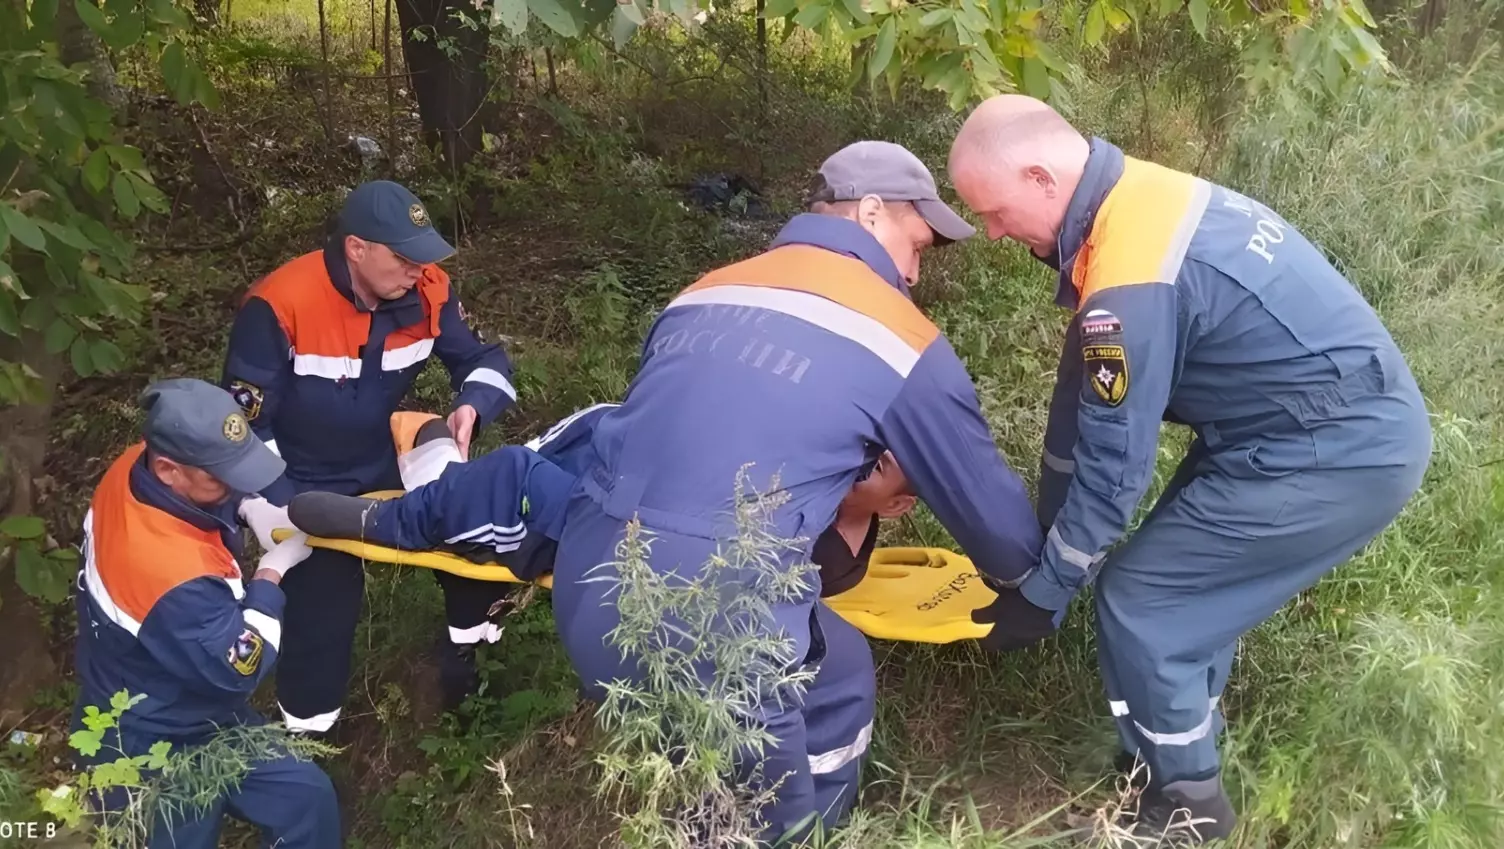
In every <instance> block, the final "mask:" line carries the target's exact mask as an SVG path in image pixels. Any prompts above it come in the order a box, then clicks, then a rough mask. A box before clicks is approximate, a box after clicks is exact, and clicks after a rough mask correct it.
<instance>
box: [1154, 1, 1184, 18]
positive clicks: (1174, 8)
mask: <svg viewBox="0 0 1504 849" xmlns="http://www.w3.org/2000/svg"><path fill="white" fill-rule="evenodd" d="M1184 5H1185V0H1159V16H1160V17H1161V18H1167V17H1169V16H1170V15H1173V14H1175V13H1176V12H1178V11H1180V7H1181V6H1184Z"/></svg>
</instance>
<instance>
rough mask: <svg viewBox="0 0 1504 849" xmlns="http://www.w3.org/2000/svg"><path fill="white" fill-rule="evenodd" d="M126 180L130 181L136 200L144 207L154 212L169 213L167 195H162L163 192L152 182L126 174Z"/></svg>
mask: <svg viewBox="0 0 1504 849" xmlns="http://www.w3.org/2000/svg"><path fill="white" fill-rule="evenodd" d="M125 178H126V179H127V180H129V181H130V183H131V190H132V191H133V192H134V193H135V195H136V199H137V200H139V201H141V205H142V206H144V207H146V208H147V209H150V210H151V211H152V212H166V211H167V195H164V194H162V190H161V189H158V188H157V187H156V185H155V184H153V183H152V182H151V181H150V180H148V179H144V178H142V177H141V176H140V175H138V174H126V175H125Z"/></svg>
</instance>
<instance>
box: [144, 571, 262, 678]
mask: <svg viewBox="0 0 1504 849" xmlns="http://www.w3.org/2000/svg"><path fill="white" fill-rule="evenodd" d="M285 603H286V598H285V596H283V595H282V588H281V587H278V586H277V585H276V584H273V583H272V582H270V581H260V580H252V581H250V582H249V583H247V584H246V588H245V598H243V599H240V600H237V599H236V598H235V595H234V593H232V592H231V591H230V585H229V584H227V583H225V582H224V581H223V580H221V579H219V578H215V577H209V576H204V577H199V578H194V579H192V580H189V581H185V582H183V583H182V584H179V585H178V586H176V587H174V588H172V589H171V590H169V591H168V592H167V594H166V595H164V596H162V597H161V598H160V599H158V600H157V603H156V604H154V605H152V608H151V612H150V613H148V614H147V616H146V620H145V621H144V622H142V623H141V630H140V633H139V635H138V636H139V638H140V640H141V644H142V645H143V646H145V648H146V650H147V651H148V652H150V653H151V654H152V656H153V657H155V658H157V659H158V660H159V661H161V663H162V668H164V669H166V670H168V671H170V672H172V673H173V674H175V675H177V676H178V678H179V679H181V680H182V681H183V683H184V684H185V685H186V686H187V687H189V688H191V689H193V690H196V691H199V692H203V693H226V692H228V693H244V694H246V695H247V696H249V695H250V694H251V693H252V692H253V691H254V690H255V689H256V687H257V686H258V685H260V683H261V681H262V679H264V678H266V676H267V675H269V674H271V670H272V667H273V666H274V665H275V663H276V660H277V652H278V651H279V649H280V647H281V643H282V607H283V605H284V604H285Z"/></svg>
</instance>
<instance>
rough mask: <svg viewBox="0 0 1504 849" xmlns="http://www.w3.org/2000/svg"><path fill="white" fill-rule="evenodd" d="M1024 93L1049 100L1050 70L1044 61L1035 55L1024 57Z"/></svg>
mask: <svg viewBox="0 0 1504 849" xmlns="http://www.w3.org/2000/svg"><path fill="white" fill-rule="evenodd" d="M1024 94H1027V95H1029V96H1030V97H1037V98H1039V99H1040V100H1047V99H1049V96H1050V72H1049V69H1047V68H1046V67H1045V64H1044V62H1041V61H1040V60H1039V59H1037V58H1034V57H1032V56H1031V57H1028V58H1026V59H1024Z"/></svg>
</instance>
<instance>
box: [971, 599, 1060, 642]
mask: <svg viewBox="0 0 1504 849" xmlns="http://www.w3.org/2000/svg"><path fill="white" fill-rule="evenodd" d="M993 589H994V590H996V591H997V601H994V602H993V603H991V604H989V605H987V606H986V607H979V608H977V609H976V610H973V611H972V612H971V621H973V622H975V623H977V624H978V625H986V624H988V623H992V630H990V631H988V632H987V636H985V637H982V638H981V639H980V640H979V641H978V642H980V643H981V644H982V648H985V649H987V650H988V651H1014V650H1016V649H1021V648H1027V647H1029V646H1031V645H1033V644H1034V643H1037V642H1039V641H1040V640H1042V639H1044V638H1045V637H1048V636H1049V635H1050V634H1052V633H1054V632H1055V614H1054V612H1053V611H1049V610H1045V609H1044V608H1042V607H1035V606H1034V603H1033V602H1031V601H1029V600H1028V599H1026V598H1024V596H1023V593H1021V592H1019V591H1018V589H1017V588H1016V587H1015V588H1009V587H997V586H994V587H993Z"/></svg>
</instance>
